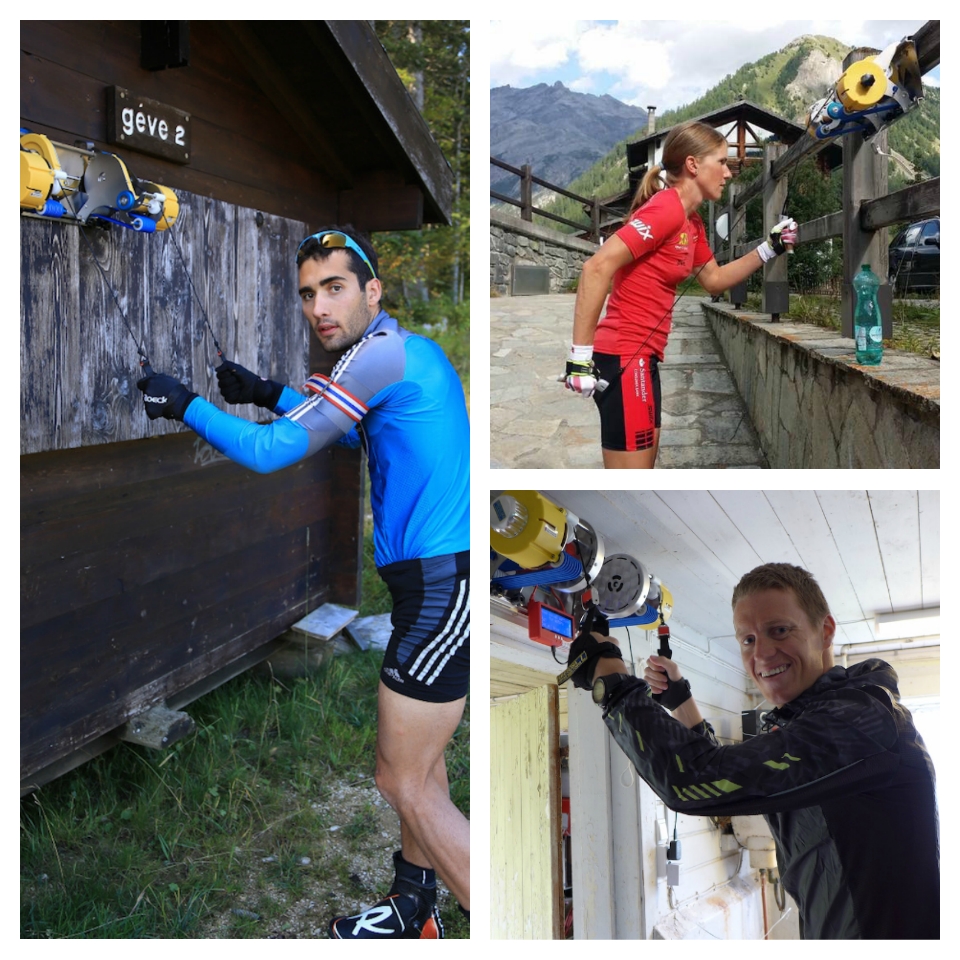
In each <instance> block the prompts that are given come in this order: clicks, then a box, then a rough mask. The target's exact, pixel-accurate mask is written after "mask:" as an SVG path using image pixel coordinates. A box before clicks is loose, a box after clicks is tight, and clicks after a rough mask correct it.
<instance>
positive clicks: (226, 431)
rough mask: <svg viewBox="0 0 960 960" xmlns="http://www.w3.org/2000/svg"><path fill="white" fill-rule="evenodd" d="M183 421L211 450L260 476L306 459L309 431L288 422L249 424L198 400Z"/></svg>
mask: <svg viewBox="0 0 960 960" xmlns="http://www.w3.org/2000/svg"><path fill="white" fill-rule="evenodd" d="M301 399H302V398H301ZM183 420H184V423H186V425H187V426H188V427H190V428H191V429H192V430H194V431H196V432H197V433H198V434H200V436H201V437H203V439H204V440H206V441H207V443H209V444H210V446H212V447H214V448H216V449H217V450H219V451H220V452H221V453H222V454H225V455H226V456H228V457H229V458H230V459H231V460H234V461H235V462H237V463H239V464H240V465H241V466H244V467H247V468H248V469H249V470H255V471H256V472H257V473H272V472H273V471H274V470H280V469H282V468H283V467H289V466H290V465H291V464H294V463H297V462H298V461H300V460H302V459H303V458H304V457H305V456H307V447H308V440H309V436H308V433H307V430H306V428H305V427H302V426H300V425H299V424H297V423H294V422H293V421H291V420H287V419H286V418H284V419H281V420H275V421H274V422H273V423H267V424H259V423H249V422H248V421H246V420H241V419H240V418H239V417H234V416H231V415H230V414H229V413H224V412H223V411H222V410H218V409H217V408H216V407H215V406H214V405H213V404H212V403H208V402H207V401H206V400H204V399H203V398H202V397H197V398H196V400H193V401H192V402H191V403H190V406H189V407H187V412H186V414H185V415H184V418H183Z"/></svg>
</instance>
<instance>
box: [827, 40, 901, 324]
mask: <svg viewBox="0 0 960 960" xmlns="http://www.w3.org/2000/svg"><path fill="white" fill-rule="evenodd" d="M871 52H872V51H871V50H870V49H868V48H861V49H854V50H851V51H850V52H849V53H848V54H847V56H846V58H845V59H844V61H843V69H844V70H847V69H849V68H850V67H851V66H853V64H854V63H856V62H857V61H858V60H862V59H863V58H864V57H866V56H869V55H870V54H871ZM887 135H888V131H887V130H886V129H883V130H880V131H879V132H878V133H877V134H875V135H874V136H873V137H872V138H871V139H870V141H869V142H867V141H865V140H864V139H863V137H861V136H858V135H853V136H845V137H842V138H841V139H842V143H843V190H842V199H843V205H842V207H841V210H842V211H843V219H844V224H843V277H842V283H841V287H840V335H841V336H843V337H851V338H852V337H853V310H854V306H855V304H856V294H855V292H854V289H853V278H854V276H855V275H856V273H857V271H858V270H859V269H860V265H861V264H869V266H870V268H871V269H872V270H873V272H874V273H875V274H876V275H877V276H878V277H879V278H880V281H881V286H880V290H879V291H878V297H879V303H880V315H881V317H882V320H883V324H882V325H883V336H884V337H885V338H889V337H892V336H893V319H892V313H893V310H892V308H893V301H892V297H891V293H890V287H889V285H888V284H887V283H886V282H885V281H886V278H887V232H886V230H884V229H882V228H881V229H880V230H879V231H873V230H865V229H864V227H863V225H862V224H861V222H860V205H861V203H863V202H864V201H870V200H874V199H877V198H879V197H884V196H886V193H887V181H888V164H887V157H886V154H887V153H888V149H887Z"/></svg>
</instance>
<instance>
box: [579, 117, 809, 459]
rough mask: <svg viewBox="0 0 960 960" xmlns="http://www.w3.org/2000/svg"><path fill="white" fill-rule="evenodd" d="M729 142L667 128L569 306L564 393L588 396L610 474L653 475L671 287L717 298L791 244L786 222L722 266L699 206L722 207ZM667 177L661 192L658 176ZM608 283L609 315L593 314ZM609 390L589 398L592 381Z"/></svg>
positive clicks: (708, 133) (691, 128) (700, 130)
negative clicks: (717, 203) (695, 284)
mask: <svg viewBox="0 0 960 960" xmlns="http://www.w3.org/2000/svg"><path fill="white" fill-rule="evenodd" d="M727 152H728V150H727V140H726V138H725V137H724V136H723V135H722V134H720V133H718V132H717V131H716V130H714V129H713V127H709V126H707V125H706V124H703V123H696V122H690V123H684V124H681V125H680V126H678V127H676V128H674V129H673V130H672V131H671V132H670V133H669V135H668V136H667V138H666V140H665V141H664V143H663V157H662V160H661V165H660V166H658V167H657V166H655V167H653V168H652V169H650V170H649V171H648V172H647V174H646V176H644V178H643V182H642V183H641V184H640V187H639V189H638V190H637V194H636V196H635V197H634V198H633V203H632V204H631V207H630V212H629V213H628V214H627V216H626V219H625V220H624V225H623V226H622V227H621V228H620V229H619V230H618V231H617V232H616V233H615V234H614V235H613V236H612V237H610V238H609V239H608V240H607V241H606V242H605V243H604V244H603V246H602V247H600V249H599V250H598V251H597V253H595V254H594V255H593V256H592V257H591V258H590V259H589V260H588V261H587V262H586V263H585V264H584V265H583V275H582V277H581V279H580V285H579V288H578V290H577V302H576V306H575V308H574V319H573V344H572V345H571V347H570V355H569V357H568V359H567V374H566V385H567V387H568V388H569V389H570V390H575V391H576V392H578V393H581V394H583V395H584V396H593V398H594V400H595V401H596V403H597V407H598V409H599V411H600V444H601V447H602V450H603V465H604V466H605V467H606V468H608V469H611V468H618V469H619V468H638V467H639V468H652V467H653V465H654V463H655V462H656V459H657V449H658V447H659V444H660V377H659V373H658V370H657V365H658V364H659V362H660V361H662V360H663V351H664V348H665V347H666V345H667V334H668V333H669V332H670V321H671V315H672V312H673V303H674V298H675V296H676V292H677V284H679V283H680V281H682V280H685V279H686V278H687V277H689V276H690V274H691V273H694V272H695V271H696V274H697V279H698V280H699V281H700V286H702V287H703V288H704V290H706V291H707V292H708V293H710V294H718V293H720V292H721V291H723V290H726V289H727V288H728V287H732V286H733V285H734V284H737V283H739V282H740V281H741V280H744V279H746V277H748V276H749V275H750V274H751V273H753V272H754V271H755V270H756V269H757V268H758V267H760V266H762V265H763V264H764V263H766V262H767V260H770V259H771V258H772V257H775V256H777V255H778V254H780V253H783V252H784V250H785V249H786V246H785V245H789V244H792V243H794V242H795V241H796V238H797V225H796V224H795V223H794V222H793V221H792V220H788V221H784V222H783V223H781V224H778V225H777V227H775V228H774V232H773V233H772V234H771V235H770V239H769V240H765V241H764V242H763V243H762V244H760V246H759V247H757V248H756V249H755V250H751V251H750V252H749V253H747V254H745V255H744V256H742V257H740V259H738V260H734V261H732V262H731V263H728V264H725V265H724V266H722V267H721V266H720V265H719V264H718V263H717V261H716V260H714V258H713V253H712V252H711V250H710V246H709V244H708V242H707V233H706V229H705V228H704V225H703V221H702V220H701V219H700V217H699V215H698V214H697V213H696V210H697V208H698V207H699V206H700V204H701V203H703V201H704V200H719V199H720V195H721V194H722V193H723V187H724V184H725V183H726V182H727V180H729V179H730V177H731V176H732V174H731V172H730V168H729V167H728V165H727ZM662 175H665V178H666V188H665V189H664V188H663V183H662V181H661V176H662ZM611 279H612V280H613V291H612V293H611V294H610V300H609V302H608V303H607V311H606V314H605V315H604V317H603V319H602V320H601V319H600V310H601V308H602V307H603V301H604V299H605V298H606V296H607V290H608V289H609V287H610V280H611ZM599 379H603V380H606V381H607V382H608V383H609V387H608V389H606V390H604V391H603V392H602V393H601V392H596V384H597V380H599Z"/></svg>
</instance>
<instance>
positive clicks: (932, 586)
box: [919, 490, 940, 607]
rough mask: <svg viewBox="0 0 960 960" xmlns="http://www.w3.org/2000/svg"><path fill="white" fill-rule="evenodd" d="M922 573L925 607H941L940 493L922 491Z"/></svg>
mask: <svg viewBox="0 0 960 960" xmlns="http://www.w3.org/2000/svg"><path fill="white" fill-rule="evenodd" d="M919 504H920V572H921V592H922V595H923V606H924V607H934V606H939V605H940V491H939V490H921V491H920V492H919Z"/></svg>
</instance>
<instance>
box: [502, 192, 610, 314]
mask: <svg viewBox="0 0 960 960" xmlns="http://www.w3.org/2000/svg"><path fill="white" fill-rule="evenodd" d="M598 249H599V247H598V246H597V245H596V244H595V243H590V242H589V241H587V240H579V239H578V238H576V237H573V236H571V235H570V234H567V233H560V232H559V231H557V230H551V229H550V228H549V227H541V226H538V225H537V224H533V223H527V222H526V221H524V220H521V219H520V218H519V217H511V216H507V215H506V214H502V213H498V212H496V211H493V210H491V211H490V292H491V293H496V294H498V295H500V296H503V297H509V296H510V289H511V279H512V276H513V266H514V264H529V265H538V266H548V267H549V268H550V292H551V293H569V292H570V290H571V289H572V285H573V284H575V283H576V282H577V281H578V280H579V279H580V271H581V270H582V268H583V264H584V261H586V260H588V259H589V258H590V257H592V256H593V254H595V253H596V252H597V250H598Z"/></svg>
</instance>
